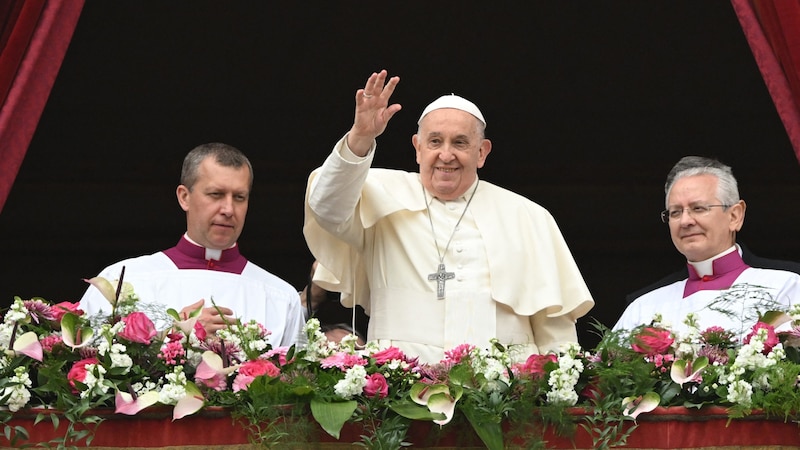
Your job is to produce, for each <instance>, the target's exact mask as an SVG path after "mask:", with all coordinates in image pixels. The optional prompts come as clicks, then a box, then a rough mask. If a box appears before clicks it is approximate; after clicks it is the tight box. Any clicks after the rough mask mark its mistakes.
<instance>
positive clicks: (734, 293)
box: [613, 267, 800, 338]
mask: <svg viewBox="0 0 800 450" xmlns="http://www.w3.org/2000/svg"><path fill="white" fill-rule="evenodd" d="M686 282H687V280H682V281H677V282H675V283H672V284H670V285H667V286H664V287H661V288H659V289H655V290H653V291H650V292H648V293H646V294H644V295H642V296H641V297H639V298H637V299H636V300H634V301H633V302H632V303H631V304H630V305H628V307H627V308H626V309H625V311H624V312H623V313H622V316H620V318H619V320H618V321H617V323H616V325H614V328H613V329H614V330H623V329H624V330H631V329H633V328H635V327H637V326H639V325H645V324H649V323H650V322H651V321H652V320H653V317H654V316H655V315H656V314H660V315H661V317H662V323H664V324H666V325H668V326H669V329H670V330H671V331H673V332H675V333H679V334H681V335H685V334H686V333H687V332H688V331H689V328H688V326H686V324H685V323H684V320H685V319H686V316H687V315H688V314H689V313H693V314H695V315H696V316H697V322H698V325H699V328H700V331H703V330H705V329H706V328H708V327H711V326H718V327H722V328H724V329H726V330H728V331H732V332H734V333H736V335H737V336H738V337H739V338H741V337H744V336H746V335H747V334H749V332H750V330H751V329H752V327H753V325H755V324H756V322H757V321H758V317H759V313H761V314H764V313H766V312H767V311H787V310H788V309H789V307H790V306H791V305H793V304H795V303H797V302H798V301H800V275H798V274H796V273H794V272H788V271H785V270H773V269H757V268H754V267H750V268H747V269H745V270H744V272H742V273H741V274H740V275H739V276H738V277H736V280H735V281H734V282H733V283H732V285H731V286H730V287H729V288H727V289H705V290H700V291H697V292H694V293H692V294H690V295H688V296H686V297H684V296H683V294H684V289H685V286H686Z"/></svg>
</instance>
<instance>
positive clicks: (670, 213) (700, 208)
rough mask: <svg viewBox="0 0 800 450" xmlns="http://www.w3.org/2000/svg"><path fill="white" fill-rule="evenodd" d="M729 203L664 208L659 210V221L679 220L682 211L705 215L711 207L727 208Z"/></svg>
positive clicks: (693, 215) (699, 215)
mask: <svg viewBox="0 0 800 450" xmlns="http://www.w3.org/2000/svg"><path fill="white" fill-rule="evenodd" d="M730 206H731V205H694V206H690V207H688V208H675V209H665V210H664V211H661V221H662V222H664V223H669V221H670V220H680V218H681V217H683V212H684V211H688V212H689V215H690V216H691V217H702V216H707V215H708V213H710V212H711V208H716V207H719V208H729V207H730Z"/></svg>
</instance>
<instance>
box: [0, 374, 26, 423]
mask: <svg viewBox="0 0 800 450" xmlns="http://www.w3.org/2000/svg"><path fill="white" fill-rule="evenodd" d="M8 382H9V384H10V385H9V386H6V387H5V388H4V389H3V394H2V395H0V398H6V397H8V399H7V400H6V405H7V406H8V409H9V410H10V411H11V412H16V411H19V410H20V409H21V408H23V407H24V406H25V405H27V404H28V401H29V400H30V399H31V393H30V391H28V389H27V388H29V387H31V379H30V377H29V376H28V372H27V369H26V368H25V367H22V366H20V367H17V368H16V369H14V376H13V377H10V378H9V379H8Z"/></svg>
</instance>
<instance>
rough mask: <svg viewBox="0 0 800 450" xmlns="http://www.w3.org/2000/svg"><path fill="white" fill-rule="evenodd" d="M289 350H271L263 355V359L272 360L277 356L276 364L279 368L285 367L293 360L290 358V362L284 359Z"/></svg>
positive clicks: (286, 348)
mask: <svg viewBox="0 0 800 450" xmlns="http://www.w3.org/2000/svg"><path fill="white" fill-rule="evenodd" d="M289 349H290V347H276V348H273V349H272V350H270V351H268V352H267V353H264V356H263V358H272V357H273V356H275V355H278V364H280V365H281V366H285V365H286V364H289V363H291V362H294V358H292V359H291V360H287V359H286V355H287V354H288V353H289Z"/></svg>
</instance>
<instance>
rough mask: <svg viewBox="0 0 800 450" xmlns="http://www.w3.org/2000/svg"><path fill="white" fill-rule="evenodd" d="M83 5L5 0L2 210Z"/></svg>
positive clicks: (1, 7) (1, 0)
mask: <svg viewBox="0 0 800 450" xmlns="http://www.w3.org/2000/svg"><path fill="white" fill-rule="evenodd" d="M83 4H84V0H0V211H2V210H3V206H4V205H5V202H6V199H7V198H8V194H9V192H10V191H11V186H12V185H13V184H14V179H15V178H16V177H17V173H18V172H19V168H20V166H21V165H22V160H23V159H24V157H25V152H26V151H27V150H28V145H29V144H30V142H31V138H33V133H34V131H35V130H36V125H37V123H38V122H39V118H40V117H41V115H42V111H43V110H44V105H45V103H47V97H48V96H49V95H50V90H51V89H52V87H53V83H54V82H55V79H56V74H57V73H58V69H59V68H60V67H61V62H62V61H63V60H64V54H65V53H66V51H67V47H68V46H69V41H70V40H71V39H72V33H73V31H75V25H76V24H77V23H78V17H79V16H80V13H81V10H82V9H83Z"/></svg>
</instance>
